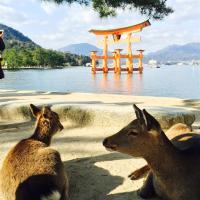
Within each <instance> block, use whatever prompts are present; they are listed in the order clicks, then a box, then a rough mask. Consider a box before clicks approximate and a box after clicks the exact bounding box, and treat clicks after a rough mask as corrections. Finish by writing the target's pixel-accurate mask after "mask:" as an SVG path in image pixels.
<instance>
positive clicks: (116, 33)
mask: <svg viewBox="0 0 200 200" xmlns="http://www.w3.org/2000/svg"><path fill="white" fill-rule="evenodd" d="M150 25H151V24H150V22H149V20H147V21H145V22H142V23H139V24H136V25H133V26H128V27H123V28H117V29H109V30H94V29H92V30H90V31H89V32H90V33H93V34H95V35H97V36H103V37H104V40H103V41H102V42H101V43H102V44H103V45H104V48H103V55H102V56H98V55H97V52H96V51H92V52H91V55H90V56H91V59H92V72H93V73H96V71H103V72H104V73H108V71H110V70H114V72H115V73H120V72H121V71H127V72H128V73H133V71H139V72H140V73H142V71H143V66H142V59H143V52H144V50H137V51H138V54H135V55H133V54H132V42H139V41H140V40H141V38H140V37H132V34H133V33H136V32H140V31H142V29H143V28H145V27H147V26H150ZM122 34H127V38H126V39H123V40H122V39H121V35H122ZM110 35H111V36H113V41H112V40H110V41H109V36H110ZM122 42H125V43H127V44H128V47H127V54H121V50H122V49H115V51H114V52H112V53H113V55H112V56H109V55H108V44H117V43H122ZM121 58H126V59H127V60H126V68H121ZM135 58H136V59H139V64H138V68H134V67H133V59H135ZM98 59H102V60H103V66H102V68H97V67H96V61H97V60H98ZM108 59H112V60H113V67H112V68H108Z"/></svg>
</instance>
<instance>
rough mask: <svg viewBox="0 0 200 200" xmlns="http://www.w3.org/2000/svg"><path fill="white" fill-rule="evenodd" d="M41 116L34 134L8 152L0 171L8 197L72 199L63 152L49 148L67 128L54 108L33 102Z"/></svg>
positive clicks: (10, 199)
mask: <svg viewBox="0 0 200 200" xmlns="http://www.w3.org/2000/svg"><path fill="white" fill-rule="evenodd" d="M30 108H31V111H32V113H33V116H34V117H35V118H36V119H37V122H36V128H35V131H34V133H33V135H32V136H31V137H29V138H27V139H23V140H21V141H20V142H19V143H18V144H17V145H16V146H14V147H13V148H12V149H11V150H10V151H9V153H8V154H7V156H6V158H5V160H4V162H3V166H2V169H1V172H0V184H1V191H2V195H3V197H4V199H5V200H68V199H69V198H68V180H67V176H66V174H65V171H64V166H63V163H62V161H61V158H60V154H59V153H58V152H57V151H56V150H54V149H51V148H49V145H50V143H51V139H52V137H53V135H54V134H56V132H58V131H61V130H62V129H63V126H62V124H61V123H60V120H59V116H58V114H57V113H55V112H53V111H52V110H51V109H50V107H43V108H42V109H40V108H38V107H36V106H34V105H33V104H31V105H30Z"/></svg>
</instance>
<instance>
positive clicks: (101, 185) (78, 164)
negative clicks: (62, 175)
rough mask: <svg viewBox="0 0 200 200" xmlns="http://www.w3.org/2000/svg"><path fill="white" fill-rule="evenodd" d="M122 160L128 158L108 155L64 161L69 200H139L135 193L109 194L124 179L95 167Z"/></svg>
mask: <svg viewBox="0 0 200 200" xmlns="http://www.w3.org/2000/svg"><path fill="white" fill-rule="evenodd" d="M122 159H129V157H127V156H124V155H122V154H119V153H110V154H103V155H99V156H95V157H85V158H77V159H73V160H69V161H65V162H64V166H65V169H66V172H67V174H68V177H69V185H70V188H69V195H70V200H78V199H81V200H126V199H135V200H136V199H141V198H139V197H138V196H137V193H136V191H132V192H125V193H119V194H109V193H111V192H112V191H113V190H114V189H115V188H117V187H118V186H119V185H122V184H123V182H124V178H123V177H121V176H113V175H111V174H110V172H109V171H108V170H106V169H104V168H101V167H99V166H97V165H96V163H98V162H103V161H112V160H122Z"/></svg>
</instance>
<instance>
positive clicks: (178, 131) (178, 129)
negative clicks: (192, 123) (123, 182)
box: [128, 123, 192, 180]
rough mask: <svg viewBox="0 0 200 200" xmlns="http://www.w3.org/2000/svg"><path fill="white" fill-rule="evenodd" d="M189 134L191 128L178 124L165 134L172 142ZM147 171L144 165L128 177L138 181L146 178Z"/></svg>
mask: <svg viewBox="0 0 200 200" xmlns="http://www.w3.org/2000/svg"><path fill="white" fill-rule="evenodd" d="M191 132H192V128H191V127H189V126H187V125H186V124H183V123H178V124H175V125H173V126H172V127H171V128H170V129H168V130H167V131H166V133H165V134H166V136H167V137H168V138H169V139H170V140H172V139H173V138H176V137H177V136H179V135H182V134H186V133H191ZM149 171H150V166H149V165H144V166H143V167H141V168H139V169H137V170H135V171H133V172H132V173H131V174H130V175H129V176H128V177H129V178H130V179H131V180H138V179H140V178H143V177H144V176H146V175H147V174H148V172H149Z"/></svg>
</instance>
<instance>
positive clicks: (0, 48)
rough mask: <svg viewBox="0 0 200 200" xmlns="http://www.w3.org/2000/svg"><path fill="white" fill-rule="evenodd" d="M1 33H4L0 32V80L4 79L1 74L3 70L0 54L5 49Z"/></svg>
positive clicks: (0, 55) (0, 54)
mask: <svg viewBox="0 0 200 200" xmlns="http://www.w3.org/2000/svg"><path fill="white" fill-rule="evenodd" d="M3 33H4V31H3V30H0V79H3V78H4V73H3V70H2V68H1V62H2V60H3V58H2V53H3V51H4V49H5V44H4V41H3Z"/></svg>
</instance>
